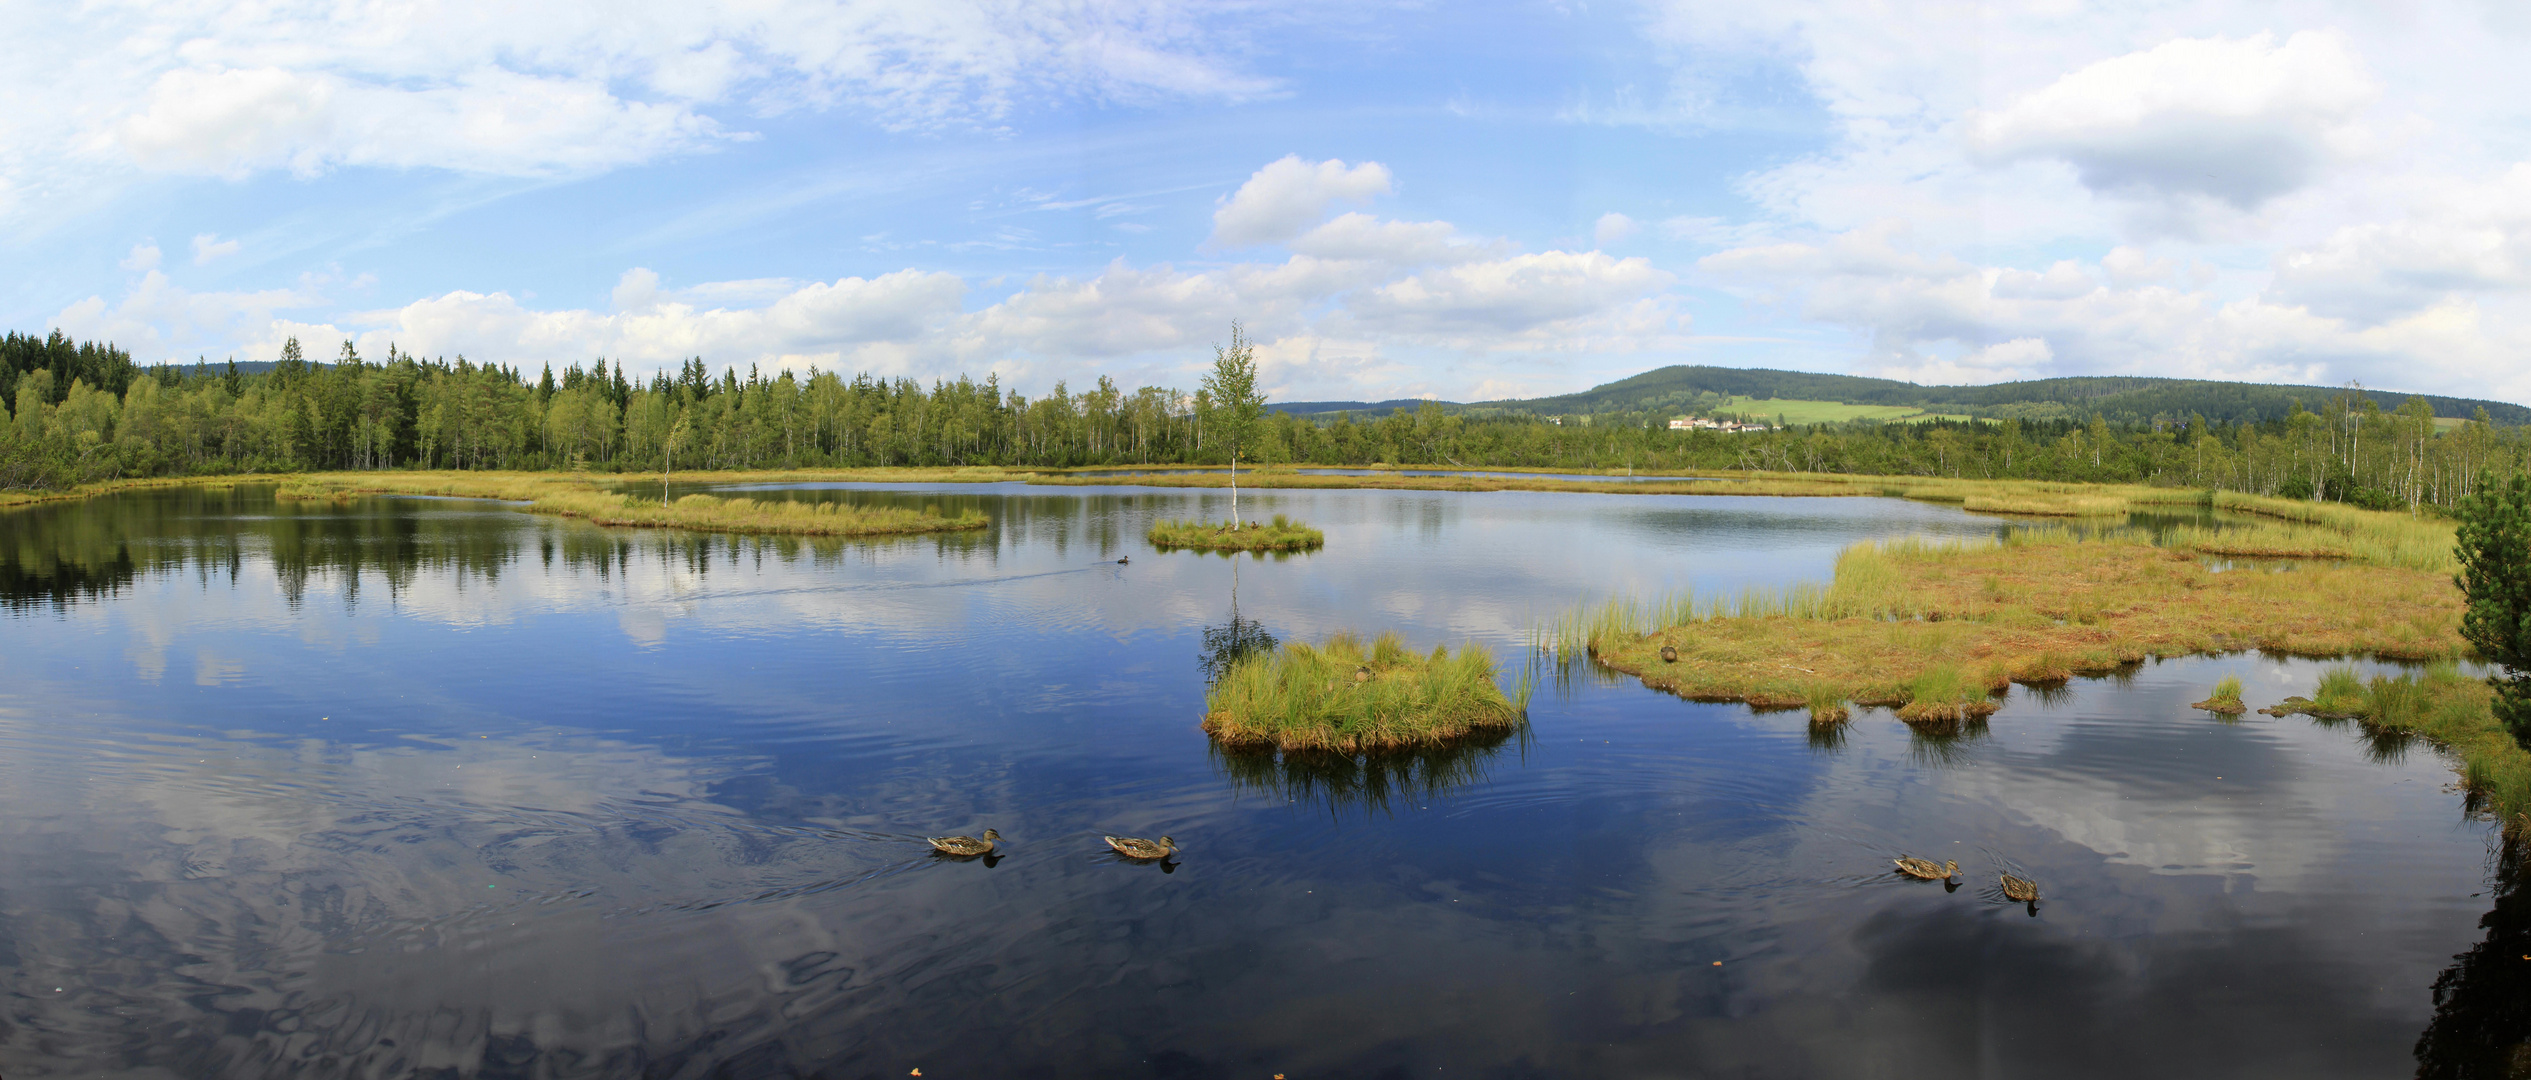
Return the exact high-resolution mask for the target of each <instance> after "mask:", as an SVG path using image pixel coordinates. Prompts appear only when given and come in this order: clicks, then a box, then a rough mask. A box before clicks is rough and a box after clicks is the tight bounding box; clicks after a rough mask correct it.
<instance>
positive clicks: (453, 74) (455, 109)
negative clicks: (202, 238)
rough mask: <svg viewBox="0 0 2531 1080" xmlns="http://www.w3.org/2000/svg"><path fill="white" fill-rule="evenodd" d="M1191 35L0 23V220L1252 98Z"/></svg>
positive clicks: (1070, 20)
mask: <svg viewBox="0 0 2531 1080" xmlns="http://www.w3.org/2000/svg"><path fill="white" fill-rule="evenodd" d="M1202 14H1206V13H1194V12H1188V11H1186V10H1184V9H1182V8H1180V7H1178V6H1176V5H1172V4H1167V3H1163V2H1161V0H1122V2H1119V3H1103V4H1096V5H1070V4H1058V5H1048V4H1031V3H1021V2H1013V0H834V2H822V0H821V2H811V0H764V2H760V3H748V4H741V5H716V4H691V3H677V2H671V0H626V2H624V3H616V4H559V5H552V4H549V5H540V6H537V7H535V8H533V9H532V10H531V9H523V8H520V7H517V6H515V5H510V6H502V5H454V6H451V5H413V4H354V5H348V6H346V5H341V4H335V3H327V2H323V0H276V2H273V3H265V4H255V5H248V6H243V7H241V6H239V5H235V4H226V3H216V2H213V0H165V2H154V3H140V2H137V0H105V2H101V3H94V4H80V5H70V6H55V7H51V8H28V9H24V10H13V11H12V12H11V18H10V23H11V26H10V28H11V31H12V38H11V40H12V42H13V43H14V44H16V45H17V46H18V49H17V53H18V61H17V62H15V63H13V64H11V65H10V66H9V67H8V69H7V70H6V71H0V100H6V101H8V102H9V103H10V107H9V109H8V110H6V113H7V115H6V116H5V117H0V214H6V215H12V216H14V215H20V214H24V213H26V212H29V211H33V210H38V209H41V208H44V207H47V206H58V205H61V204H66V203H75V202H80V201H83V200H88V199H92V198H93V193H94V192H95V191H96V190H97V189H98V188H99V186H100V185H101V184H112V183H120V182H124V181H127V180H128V179H130V173H131V170H132V169H133V168H135V167H136V168H137V169H139V170H142V171H144V172H174V173H184V174H208V175H216V176H226V177H240V176H245V175H249V174H252V173H256V172H261V171H265V170H274V169H286V170H289V171H291V172H294V173H297V174H299V175H303V176H304V175H314V174H318V173H322V172H326V171H329V170H332V169H336V168H340V167H345V166H372V167H384V168H398V169H408V168H428V169H446V170H454V171H458V172H466V173H488V174H495V175H504V176H554V175H579V174H586V173H590V172H594V171H600V170H605V169H610V168H615V167H619V166H623V165H626V164H631V163H636V162H645V161H652V160H657V159H659V158H661V157H663V156H670V155H677V154H684V153H691V152H695V151H698V150H708V149H710V148H711V147H713V146H715V145H718V144H720V143H721V142H722V141H723V140H726V139H729V138H733V137H743V136H742V135H741V134H739V133H741V132H743V131H744V129H745V127H746V126H747V125H748V124H749V123H750V122H752V121H754V120H756V119H760V118H765V117H770V116H775V115H779V114H783V113H786V112H793V111H798V110H804V109H807V110H835V111H840V112H843V113H845V114H847V115H849V116H851V117H854V118H856V119H858V120H861V121H865V122H867V123H870V124H873V125H876V126H878V127H880V128H884V129H891V130H941V129H968V130H981V129H989V128H991V127H994V126H997V125H1000V124H1003V123H1006V122H1008V120H1009V118H1010V116H1011V115H1012V114H1013V113H1014V112H1015V111H1017V110H1020V109H1023V108H1025V107H1027V106H1031V105H1037V104H1043V103H1065V102H1087V103H1139V102H1145V101H1152V100H1161V99H1184V98H1204V99H1212V100H1243V99H1247V98H1252V97H1256V96H1259V95H1265V94H1272V93H1275V92H1277V90H1278V84H1277V83H1275V82H1274V81H1273V80H1271V79H1266V78H1262V77H1258V76H1255V75H1251V74H1247V73H1245V72H1244V71H1243V70H1242V66H1243V64H1242V62H1241V61H1240V60H1238V59H1236V57H1238V56H1239V55H1240V46H1241V43H1242V41H1243V40H1244V39H1243V33H1244V26H1245V21H1246V20H1248V19H1251V18H1265V17H1269V16H1267V15H1266V14H1264V13H1258V12H1250V13H1245V14H1242V13H1230V16H1229V17H1223V16H1222V15H1220V14H1217V13H1216V14H1213V15H1212V17H1199V15H1202ZM1271 17H1278V18H1279V17H1285V16H1281V15H1276V16H1271Z"/></svg>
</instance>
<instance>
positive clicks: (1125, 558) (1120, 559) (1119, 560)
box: [1116, 555, 1134, 566]
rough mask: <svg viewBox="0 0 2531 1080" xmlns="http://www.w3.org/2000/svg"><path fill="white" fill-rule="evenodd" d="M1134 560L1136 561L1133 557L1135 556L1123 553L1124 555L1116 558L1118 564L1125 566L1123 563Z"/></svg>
mask: <svg viewBox="0 0 2531 1080" xmlns="http://www.w3.org/2000/svg"><path fill="white" fill-rule="evenodd" d="M1132 561H1134V557H1133V556H1131V555H1123V556H1119V557H1118V558H1117V560H1116V565H1118V566H1123V565H1125V564H1126V563H1129V562H1132Z"/></svg>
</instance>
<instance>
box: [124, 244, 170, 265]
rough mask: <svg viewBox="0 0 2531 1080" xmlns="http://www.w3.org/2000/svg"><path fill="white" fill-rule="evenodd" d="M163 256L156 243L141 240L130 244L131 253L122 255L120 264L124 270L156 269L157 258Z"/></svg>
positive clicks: (162, 257) (159, 258)
mask: <svg viewBox="0 0 2531 1080" xmlns="http://www.w3.org/2000/svg"><path fill="white" fill-rule="evenodd" d="M165 257H166V256H165V255H164V254H163V253H162V252H160V251H159V250H158V245H156V244H152V243H148V242H142V243H138V244H134V245H132V253H131V254H129V255H126V256H124V257H123V262H122V263H121V264H120V265H121V266H122V267H123V268H124V269H126V270H156V269H158V263H159V260H161V259H164V258H165Z"/></svg>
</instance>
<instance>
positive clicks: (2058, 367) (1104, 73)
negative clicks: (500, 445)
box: [0, 0, 2531, 403]
mask: <svg viewBox="0 0 2531 1080" xmlns="http://www.w3.org/2000/svg"><path fill="white" fill-rule="evenodd" d="M0 19H5V21H6V24H7V25H9V26H11V28H12V35H11V36H12V42H13V44H14V45H15V46H16V47H15V48H13V49H12V50H11V52H12V62H11V63H10V64H9V65H7V66H6V67H5V68H0V150H4V151H5V152H4V153H0V235H5V236H6V238H7V242H6V246H5V248H0V259H5V260H6V264H7V266H8V267H9V270H10V272H9V273H6V274H5V275H0V326H4V327H6V328H8V329H14V330H20V331H40V330H51V329H58V330H60V331H62V332H64V333H66V334H69V335H71V336H73V337H76V338H81V339H97V340H111V341H113V342H115V343H116V344H118V345H121V346H123V347H124V348H126V349H129V350H131V351H132V352H133V354H134V355H135V356H136V357H137V358H138V359H140V360H142V361H143V362H159V361H182V362H191V361H193V360H195V359H197V358H203V359H208V360H210V361H212V362H214V363H217V362H219V361H221V360H224V359H227V358H230V357H235V358H237V359H240V360H262V359H271V358H273V357H275V356H276V355H278V353H279V350H280V347H281V343H282V342H283V341H284V340H285V339H288V338H292V337H295V338H297V339H299V340H300V341H301V342H302V343H303V347H304V348H305V349H306V351H307V353H308V355H309V356H310V357H311V358H320V359H322V358H332V357H334V356H337V355H339V354H340V352H341V350H342V348H343V344H344V343H345V342H349V343H351V345H352V347H354V348H356V349H357V350H358V351H359V353H360V354H361V355H362V356H364V357H368V358H371V359H376V358H380V357H383V356H384V355H385V354H386V352H387V349H388V346H389V345H390V344H393V345H395V346H397V347H399V348H402V349H404V350H406V351H409V352H414V353H418V354H421V355H423V356H425V357H433V356H437V357H447V358H450V359H453V358H455V357H456V356H458V355H464V356H467V357H468V358H470V359H472V360H474V361H476V362H478V363H481V362H493V363H499V364H503V365H510V366H518V367H521V368H523V369H526V370H528V371H530V372H531V373H532V372H534V371H535V370H537V369H538V368H541V367H542V366H544V365H548V364H551V365H553V366H555V367H557V368H559V367H561V366H564V365H567V364H574V363H579V364H586V363H587V362H589V361H591V360H594V359H597V358H600V357H604V358H606V359H607V360H608V361H609V362H610V363H616V362H621V363H625V364H629V365H630V366H631V367H632V369H633V370H634V371H636V372H647V371H652V370H656V369H659V368H663V367H674V366H676V365H678V364H680V363H681V362H682V361H683V360H684V359H685V358H686V357H689V356H700V357H702V358H703V359H704V360H705V361H706V363H708V364H709V365H710V366H711V367H712V368H713V369H714V370H719V369H721V368H723V367H735V368H736V369H738V370H739V371H740V372H742V373H744V372H746V371H747V370H749V369H750V368H751V367H753V368H756V369H759V370H763V371H767V372H770V371H772V370H775V369H777V368H792V369H798V370H805V369H807V368H809V367H811V366H815V367H818V368H820V369H822V370H830V371H843V372H846V373H853V372H868V373H871V374H873V375H877V376H882V377H898V376H903V377H911V378H916V379H921V380H925V381H929V380H932V379H937V378H955V377H957V376H959V375H961V374H964V375H968V376H972V377H974V378H978V379H981V378H984V377H985V376H987V375H988V374H991V375H998V376H999V377H1000V378H1001V380H1002V381H1003V383H1004V384H1005V385H1007V386H1010V387H1012V388H1014V389H1018V390H1020V391H1022V392H1025V393H1030V394H1038V393H1043V392H1045V391H1047V390H1050V389H1052V388H1053V387H1054V386H1055V385H1056V384H1057V383H1058V382H1065V383H1068V384H1069V385H1070V386H1071V388H1073V389H1080V388H1081V387H1083V386H1084V385H1086V384H1088V383H1091V382H1093V381H1095V380H1096V378H1097V377H1099V376H1100V375H1109V376H1112V377H1114V378H1115V379H1116V380H1117V381H1118V382H1119V383H1121V384H1123V385H1125V386H1127V387H1129V388H1130V387H1133V386H1137V385H1163V386H1173V387H1191V386H1192V385H1194V383H1195V382H1196V380H1197V379H1198V378H1199V377H1200V374H1201V372H1202V370H1203V369H1205V368H1206V367H1208V366H1209V365H1210V363H1211V361H1212V358H1213V352H1214V348H1215V347H1216V346H1217V345H1220V344H1222V343H1224V342H1226V341H1227V340H1228V338H1229V334H1230V328H1231V325H1232V324H1233V322H1234V321H1236V322H1238V323H1240V324H1242V325H1243V326H1244V328H1245V331H1246V333H1247V335H1248V337H1250V338H1251V339H1253V340H1254V341H1255V342H1257V344H1258V354H1257V355H1258V358H1259V360H1260V363H1261V367H1262V371H1263V376H1264V378H1263V382H1264V385H1265V386H1266V388H1267V389H1268V391H1269V393H1270V394H1271V396H1272V397H1274V398H1276V399H1279V400H1381V399H1387V398H1394V397H1418V396H1438V397H1441V398H1445V399H1449V400H1484V399H1493V398H1502V397H1523V396H1535V395H1543V394H1552V393H1563V392H1570V391H1574V390H1579V389H1583V388H1586V387H1589V386H1592V385H1596V384H1598V383H1602V382H1607V381H1610V380H1613V379H1618V378H1623V377H1625V376H1627V375H1632V374H1635V373H1638V372H1642V371H1645V370H1649V369H1651V368H1655V367H1659V366H1662V365H1665V364H1677V363H1690V364H1716V365H1725V366H1734V367H1774V368H1785V369H1792V370H1801V371H1825V372H1843V373H1849V374H1857V375H1873V376H1882V377H1890V378H1901V379H1910V380H1914V381H1918V382H1927V383H1987V382H1996V381H2002V380H2011V379H2028V378H2045V377H2053V376H2061V375H2105V374H2135V375H2161V376H2176V377H2199V378H2224V379H2246V380H2254V381H2265V382H2291V383H2304V384H2317V385H2338V384H2343V383H2346V382H2348V381H2350V380H2352V381H2358V382H2361V383H2363V384H2364V385H2366V386H2372V387H2378V388H2384V389H2392V390H2411V391H2419V392H2430V393H2442V394H2451V395H2459V396H2468V397H2488V398H2496V399H2500V400H2507V401H2514V402H2523V403H2531V362H2526V360H2525V358H2526V357H2531V348H2526V347H2527V346H2531V122H2527V121H2531V64H2526V63H2524V62H2523V57H2525V56H2531V5H2524V4H2521V3H2519V2H2517V0H2413V2H2403V3H2399V4H2382V3H2378V2H2373V0H2366V2H2348V3H2336V2H2323V0H2313V2H2290V0H2279V2H2270V3H2237V2H2218V0H2130V2H2126V3H2120V4H2085V3H2079V2H2074V0H2062V2H2057V0H2028V2H2024V3H2015V4H2000V3H1977V2H1966V3H1950V2H1944V0H1917V2H1910V3H1897V2H1890V0H1770V2H1769V3H1766V4H1750V3H1746V2H1733V3H1719V2H1674V0H1673V2H1663V0H1644V2H1632V3H1629V2H1618V3H1584V2H1578V0H1568V2H1564V3H1518V2H1501V3H1489V4H1460V5H1441V4H1431V3H1407V4H1388V5H1383V4H1376V3H1365V2H1361V0H1355V2H1349V3H1343V4H1322V3H1317V2H1315V0H1284V2H1278V3H1270V4H1268V3H1254V4H1252V3H1238V2H1234V3H1218V4H1193V3H1179V4H1164V3H1147V2H1142V0H1097V2H1048V3H1020V4H1012V3H996V2H978V0H910V2H896V0H818V2H813V3H792V2H789V0H746V2H737V3H722V4H712V3H698V2H695V0H675V2H653V0H610V2H608V3H604V4H597V3H574V2H570V0H556V2H551V3H545V4H537V5H461V4H454V3H446V2H438V0H363V2H359V3H353V2H348V0H342V2H336V3H309V2H300V0H259V2H255V3H233V2H216V3H215V2H197V0H152V2H149V3H127V2H119V0H88V2H85V3H80V4H68V3H50V4H35V3H24V2H19V0H0Z"/></svg>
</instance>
